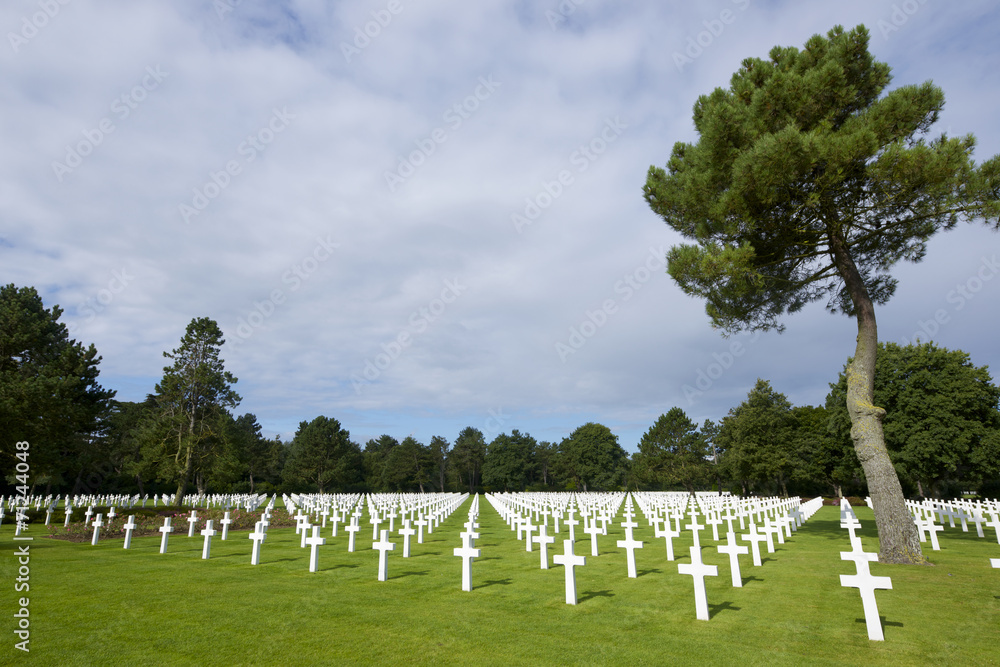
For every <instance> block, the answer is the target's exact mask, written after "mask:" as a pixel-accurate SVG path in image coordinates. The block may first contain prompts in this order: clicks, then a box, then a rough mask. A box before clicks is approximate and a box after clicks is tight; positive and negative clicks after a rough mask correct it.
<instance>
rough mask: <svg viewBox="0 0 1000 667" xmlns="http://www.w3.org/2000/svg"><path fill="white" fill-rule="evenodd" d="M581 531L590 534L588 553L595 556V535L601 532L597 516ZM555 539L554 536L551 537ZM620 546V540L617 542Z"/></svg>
mask: <svg viewBox="0 0 1000 667" xmlns="http://www.w3.org/2000/svg"><path fill="white" fill-rule="evenodd" d="M583 532H585V533H587V534H588V535H590V555H591V556H594V557H595V558H596V557H597V536H598V535H600V534H601V529H600V527H598V525H597V517H596V516H595V517H594V518H593V519H592V520H591V521H590V523H589V524H587V527H586V528H584V529H583ZM553 539H555V538H553ZM618 546H621V542H619V543H618Z"/></svg>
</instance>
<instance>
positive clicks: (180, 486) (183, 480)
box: [174, 446, 192, 507]
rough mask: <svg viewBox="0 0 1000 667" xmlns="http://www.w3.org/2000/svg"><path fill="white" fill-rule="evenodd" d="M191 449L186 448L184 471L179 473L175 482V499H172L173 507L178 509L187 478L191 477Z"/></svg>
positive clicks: (181, 501)
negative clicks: (178, 477)
mask: <svg viewBox="0 0 1000 667" xmlns="http://www.w3.org/2000/svg"><path fill="white" fill-rule="evenodd" d="M191 463H192V461H191V447H190V446H188V448H187V455H186V456H185V458H184V471H183V472H181V475H180V479H179V480H178V481H177V497H176V498H174V505H177V506H178V507H180V506H181V503H183V502H184V492H185V491H187V484H188V478H189V477H190V476H191Z"/></svg>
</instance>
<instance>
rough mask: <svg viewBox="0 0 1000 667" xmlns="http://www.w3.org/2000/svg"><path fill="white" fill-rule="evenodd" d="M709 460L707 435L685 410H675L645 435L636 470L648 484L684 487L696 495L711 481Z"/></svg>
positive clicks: (634, 467)
mask: <svg viewBox="0 0 1000 667" xmlns="http://www.w3.org/2000/svg"><path fill="white" fill-rule="evenodd" d="M709 423H711V422H709ZM709 459H710V452H709V448H708V444H707V441H706V438H705V435H704V434H702V433H701V432H699V430H698V425H697V424H695V423H694V422H693V421H691V419H690V418H689V417H688V416H687V414H685V412H684V410H682V409H681V408H677V407H674V408H671V409H670V410H669V411H668V412H667V413H666V414H663V415H660V417H659V419H657V420H656V423H655V424H653V425H652V426H650V427H649V430H648V431H646V433H644V434H643V436H642V439H641V440H639V452H638V453H637V454H636V455H635V456H634V457H633V458H632V468H633V470H634V471H635V475H636V477H637V478H638V479H639V480H641V481H643V482H645V483H647V484H651V485H654V486H655V487H657V488H661V489H662V488H666V487H669V486H682V487H684V488H685V489H686V490H687V491H688V493H690V494H691V495H694V492H695V487H696V486H700V485H702V484H703V483H704V482H705V481H706V480H707V479H708V478H709V474H710V472H711V471H710V466H711V465H712V464H711V463H710V462H709Z"/></svg>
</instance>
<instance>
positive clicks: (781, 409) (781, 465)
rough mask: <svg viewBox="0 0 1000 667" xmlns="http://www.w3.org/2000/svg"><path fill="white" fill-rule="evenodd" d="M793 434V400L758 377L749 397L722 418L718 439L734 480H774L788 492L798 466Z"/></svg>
mask: <svg viewBox="0 0 1000 667" xmlns="http://www.w3.org/2000/svg"><path fill="white" fill-rule="evenodd" d="M794 435H795V431H794V422H793V417H792V405H791V403H789V402H788V399H787V398H786V397H785V395H784V394H781V393H779V392H776V391H774V389H772V388H771V384H770V383H769V382H768V381H767V380H762V379H760V378H758V379H757V382H756V384H755V385H754V387H753V389H751V390H750V393H749V394H748V395H747V399H746V400H745V401H743V402H742V403H740V404H739V405H738V406H737V407H735V408H733V409H732V410H730V411H729V414H728V415H726V416H725V417H723V418H722V425H721V427H720V428H719V434H718V440H719V442H720V443H722V445H723V446H724V448H725V450H726V456H725V458H724V465H725V466H726V469H727V470H728V472H729V474H730V475H732V477H733V478H734V479H736V480H739V481H740V482H742V483H743V485H744V486H747V483H748V482H749V483H752V482H765V483H770V482H774V483H775V484H776V486H777V487H778V488H779V489H780V491H781V492H782V493H783V494H784V495H788V489H787V483H788V479H789V477H790V475H791V474H792V473H793V471H795V470H796V468H797V467H798V466H799V460H798V457H797V452H796V450H795V444H796V443H795V438H794ZM745 492H746V489H744V493H745Z"/></svg>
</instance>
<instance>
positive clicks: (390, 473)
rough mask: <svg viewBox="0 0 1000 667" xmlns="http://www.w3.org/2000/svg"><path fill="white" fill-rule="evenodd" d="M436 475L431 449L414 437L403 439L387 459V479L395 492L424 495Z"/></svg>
mask: <svg viewBox="0 0 1000 667" xmlns="http://www.w3.org/2000/svg"><path fill="white" fill-rule="evenodd" d="M434 475H435V466H434V460H433V458H432V457H431V451H430V448H429V447H427V446H426V445H424V444H423V443H421V442H419V441H418V440H416V439H415V438H414V437H413V436H407V437H405V438H403V441H402V442H400V443H399V446H398V447H394V448H393V449H392V450H391V451H390V452H389V456H388V458H387V459H386V469H385V477H386V481H387V483H388V486H389V488H390V489H392V490H394V491H416V490H419V491H420V493H424V492H425V490H426V488H425V487H427V486H428V485H429V484H430V483H431V480H432V479H433V478H434Z"/></svg>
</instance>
